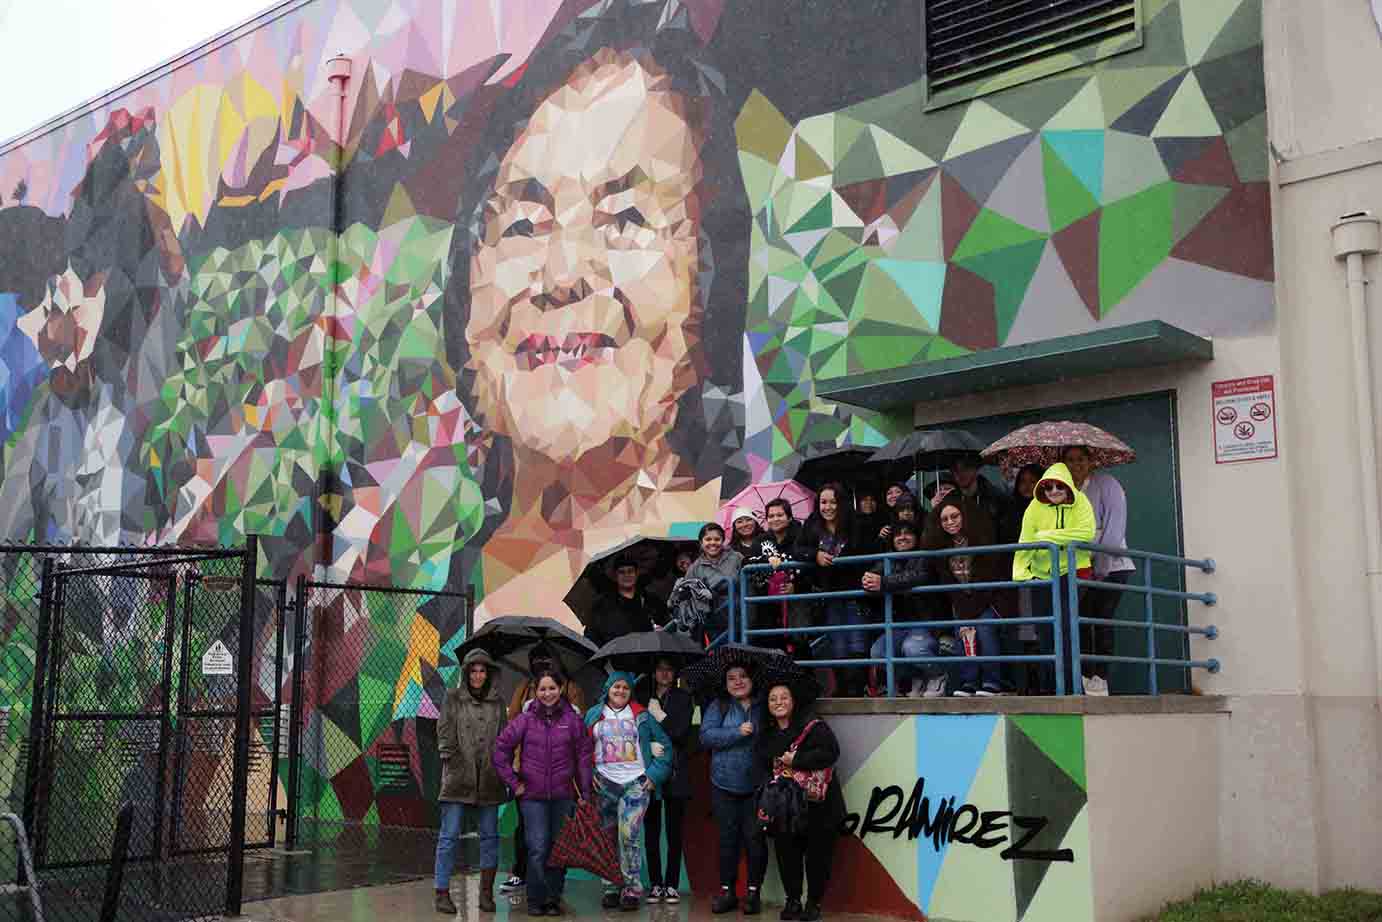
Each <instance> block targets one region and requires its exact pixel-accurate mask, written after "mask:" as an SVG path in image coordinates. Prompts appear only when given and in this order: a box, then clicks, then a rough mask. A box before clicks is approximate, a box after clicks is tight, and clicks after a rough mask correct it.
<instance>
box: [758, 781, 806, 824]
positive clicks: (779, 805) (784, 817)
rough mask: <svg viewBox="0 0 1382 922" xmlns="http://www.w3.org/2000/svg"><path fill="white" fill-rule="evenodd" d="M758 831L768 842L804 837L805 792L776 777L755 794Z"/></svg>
mask: <svg viewBox="0 0 1382 922" xmlns="http://www.w3.org/2000/svg"><path fill="white" fill-rule="evenodd" d="M758 828H759V829H760V830H762V832H763V834H764V835H766V836H768V837H770V838H777V837H778V836H803V835H805V834H806V791H805V789H803V788H802V786H801V785H799V784H797V783H796V782H795V781H793V780H792V779H791V777H790V776H787V775H778V776H777V777H776V778H774V779H773V780H771V781H769V782H768V783H767V784H765V785H763V789H762V790H761V791H759V792H758Z"/></svg>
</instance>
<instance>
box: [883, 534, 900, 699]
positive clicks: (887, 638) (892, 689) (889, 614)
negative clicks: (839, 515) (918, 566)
mask: <svg viewBox="0 0 1382 922" xmlns="http://www.w3.org/2000/svg"><path fill="white" fill-rule="evenodd" d="M892 568H893V562H892V558H890V557H884V558H883V579H884V581H885V582H886V580H887V579H888V575H889V574H890V573H892ZM883 648H884V651H885V653H884V655H885V656H886V657H887V662H886V663H885V668H886V669H887V677H888V697H889V698H892V697H895V696H896V695H897V670H896V667H895V665H894V663H893V594H892V593H891V592H884V593H883Z"/></svg>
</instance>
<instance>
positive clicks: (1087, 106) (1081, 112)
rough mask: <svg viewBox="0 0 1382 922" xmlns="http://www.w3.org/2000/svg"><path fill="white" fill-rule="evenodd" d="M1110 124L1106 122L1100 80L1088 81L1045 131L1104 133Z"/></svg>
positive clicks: (1052, 118)
mask: <svg viewBox="0 0 1382 922" xmlns="http://www.w3.org/2000/svg"><path fill="white" fill-rule="evenodd" d="M1107 127H1108V124H1107V123H1106V122H1105V121H1104V98H1103V96H1102V95H1101V94H1100V92H1099V81H1098V80H1093V79H1090V80H1086V81H1085V82H1084V86H1082V87H1081V88H1080V91H1079V92H1078V93H1076V94H1075V95H1074V96H1073V97H1072V98H1071V99H1070V100H1069V102H1067V103H1066V104H1065V105H1064V106H1063V107H1062V108H1061V110H1060V111H1059V112H1057V113H1056V114H1055V115H1053V116H1052V117H1051V119H1050V120H1049V121H1047V122H1046V124H1045V125H1042V126H1041V129H1042V130H1043V131H1102V130H1103V129H1104V128H1107Z"/></svg>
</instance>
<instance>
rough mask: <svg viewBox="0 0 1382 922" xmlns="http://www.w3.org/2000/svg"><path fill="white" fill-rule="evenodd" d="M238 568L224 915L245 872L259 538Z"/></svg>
mask: <svg viewBox="0 0 1382 922" xmlns="http://www.w3.org/2000/svg"><path fill="white" fill-rule="evenodd" d="M244 555H245V556H244V557H243V558H242V563H241V570H240V637H239V640H240V643H239V648H240V649H239V660H238V661H237V662H236V664H235V761H234V763H233V764H234V767H233V769H232V773H231V788H230V855H229V866H228V867H227V868H226V915H228V916H238V915H239V914H240V901H241V889H242V885H243V883H244V873H245V807H246V804H245V799H246V797H247V795H248V793H249V762H250V706H251V697H250V691H251V687H250V686H251V683H252V682H253V681H254V669H253V663H252V662H251V661H252V660H253V658H254V596H255V577H256V575H257V571H258V569H259V537H258V536H257V535H246V536H245V551H244Z"/></svg>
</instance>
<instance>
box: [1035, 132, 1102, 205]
mask: <svg viewBox="0 0 1382 922" xmlns="http://www.w3.org/2000/svg"><path fill="white" fill-rule="evenodd" d="M1041 136H1042V138H1044V139H1045V141H1046V143H1047V144H1050V145H1051V149H1052V150H1053V151H1055V152H1056V156H1058V157H1060V158H1061V160H1062V161H1064V162H1065V165H1066V166H1068V167H1070V172H1072V173H1074V174H1075V178H1076V179H1078V180H1079V181H1080V184H1081V185H1083V186H1084V187H1085V188H1086V189H1088V190H1089V194H1090V195H1092V196H1094V200H1095V201H1096V202H1097V201H1101V196H1102V195H1103V189H1104V132H1102V131H1046V132H1042V135H1041Z"/></svg>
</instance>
